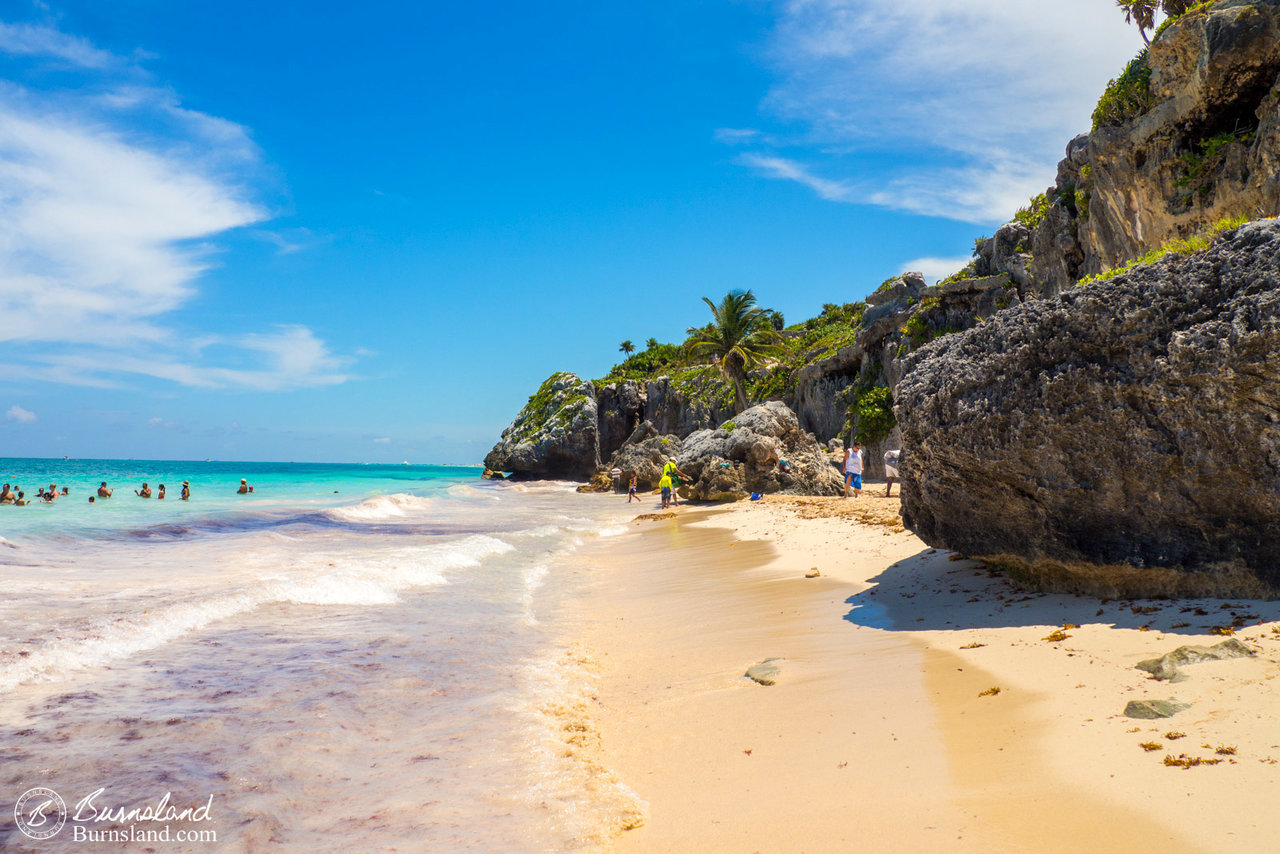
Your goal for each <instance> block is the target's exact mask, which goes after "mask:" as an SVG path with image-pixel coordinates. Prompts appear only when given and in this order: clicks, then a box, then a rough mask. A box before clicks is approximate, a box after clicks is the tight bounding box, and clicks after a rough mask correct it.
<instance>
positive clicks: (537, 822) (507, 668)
mask: <svg viewBox="0 0 1280 854" xmlns="http://www.w3.org/2000/svg"><path fill="white" fill-rule="evenodd" d="M478 475H479V470H478V469H475V468H457V467H433V466H387V465H376V466H375V465H320V464H301V463H298V464H295V463H225V462H177V461H121V460H25V459H3V458H0V482H8V483H10V484H14V485H16V486H19V487H21V488H22V489H23V490H24V491H25V492H26V493H27V497H28V498H32V497H34V495H35V493H36V491H37V487H39V486H47V485H48V484H50V483H56V484H57V485H58V488H59V489H61V488H62V487H63V486H67V487H69V490H70V494H69V495H67V496H64V497H61V498H59V499H58V500H57V501H55V502H53V503H52V504H44V503H41V502H36V503H35V504H33V505H32V506H28V507H10V506H0V538H2V539H0V585H2V587H0V589H3V591H4V593H3V596H0V757H2V758H3V761H0V849H2V850H6V851H9V850H13V851H44V852H47V851H79V850H85V848H84V845H85V842H84V841H83V840H84V834H85V833H86V832H87V831H88V830H89V829H93V830H95V831H104V832H108V833H114V834H116V836H113V837H111V839H110V844H111V845H112V846H114V847H115V848H116V849H117V850H126V851H133V850H137V851H144V850H166V851H186V850H190V851H268V850H282V851H338V850H345V849H351V850H359V851H390V850H399V851H458V850H472V851H499V850H501V851H549V850H552V851H560V850H590V849H592V848H593V847H595V846H597V845H598V844H599V843H600V841H601V840H602V839H603V836H602V834H603V833H604V832H605V831H604V829H605V828H607V827H608V825H609V823H610V821H611V819H612V817H613V816H614V815H616V814H617V813H618V812H619V811H621V810H625V809H628V808H630V807H631V806H632V803H631V800H630V794H629V793H628V792H627V791H626V790H625V789H623V788H622V787H620V786H617V785H614V784H612V783H611V782H610V781H608V780H602V779H600V778H599V775H598V773H597V771H595V770H593V769H591V768H589V767H587V766H586V765H585V764H583V763H579V762H577V761H576V760H575V758H574V757H573V756H572V753H573V751H572V750H571V749H566V744H565V741H564V730H565V721H564V715H565V710H566V709H567V708H572V707H573V706H574V704H575V703H579V702H580V701H581V698H582V697H583V696H584V693H585V692H589V690H590V688H589V675H588V674H585V673H583V672H581V671H580V670H579V669H576V668H575V666H574V664H573V660H572V659H573V656H572V654H571V652H570V651H569V650H567V649H565V648H564V646H563V644H564V638H565V635H564V631H563V630H564V626H562V625H561V624H560V623H559V622H558V613H557V609H558V606H559V604H560V603H561V602H563V601H564V600H565V598H566V597H567V596H570V595H572V593H573V591H574V590H575V586H576V585H577V584H579V583H581V581H582V579H581V577H580V573H581V572H582V570H581V569H580V568H578V567H577V566H576V564H575V563H574V560H573V555H574V552H575V551H576V550H577V549H578V548H579V547H580V546H581V545H582V544H583V543H585V542H589V541H591V540H593V539H596V538H600V537H607V536H610V535H612V534H615V533H618V532H620V531H621V530H622V528H621V524H622V523H623V522H624V521H625V520H626V519H628V518H630V516H631V513H629V512H628V511H627V508H626V505H625V503H623V502H622V501H619V500H615V499H614V498H613V497H600V496H582V495H578V494H577V493H576V492H575V491H574V490H573V488H572V486H571V485H569V484H558V483H538V484H514V483H506V482H504V483H492V482H488V481H483V480H481V479H480V478H479V476H478ZM240 478H245V479H247V480H248V482H249V483H250V484H252V485H253V486H254V492H253V493H252V494H250V495H237V494H236V487H237V486H238V484H239V482H240ZM103 480H105V481H107V482H108V484H109V485H110V486H111V487H112V488H113V489H114V490H115V494H114V497H112V498H111V499H107V500H99V501H97V502H95V503H94V504H92V505H91V504H90V503H89V502H88V498H89V496H90V495H93V494H94V493H95V491H96V489H97V486H98V484H99V483H100V482H101V481H103ZM183 480H188V481H190V483H191V489H192V500H191V501H189V502H182V501H179V500H178V494H179V492H180V488H181V487H180V485H181V483H182V481H183ZM143 481H145V482H147V483H148V484H150V486H151V487H152V489H153V490H155V489H157V487H158V485H159V484H160V483H163V484H165V486H166V487H167V491H168V495H167V497H166V499H165V500H164V501H158V500H156V499H155V498H152V499H150V500H144V499H141V498H138V497H136V496H135V495H134V492H133V490H134V489H137V488H139V487H140V486H141V484H142V482H143ZM34 787H41V788H47V789H50V790H52V791H56V792H58V793H59V795H60V796H61V797H62V799H63V800H64V802H65V803H66V804H67V805H68V813H69V815H70V817H69V818H68V819H67V823H66V826H65V827H63V828H62V829H61V830H60V831H59V832H58V833H57V834H56V835H55V836H53V837H51V838H49V839H45V840H35V839H32V838H31V837H29V836H28V835H27V834H25V833H23V832H22V830H21V829H20V828H19V827H18V826H17V824H16V821H15V817H14V813H13V808H14V804H15V803H16V801H17V799H18V798H19V797H20V796H21V795H22V794H23V793H24V792H26V791H27V790H29V789H31V788H34ZM98 790H102V791H101V792H100V793H99V794H98V795H96V796H93V793H94V792H97V791H98ZM166 793H168V795H169V796H170V802H171V803H175V804H182V805H188V806H190V805H199V804H204V803H206V802H207V801H210V799H212V800H211V803H212V806H211V808H210V809H209V814H210V816H211V818H210V819H209V820H208V821H205V822H200V823H197V824H192V823H190V822H188V824H186V825H184V824H182V823H178V824H174V825H173V826H172V827H171V828H170V832H171V833H177V832H178V831H180V830H183V828H185V829H186V830H187V831H190V830H197V831H213V832H214V834H215V836H216V838H215V839H209V838H207V834H206V837H204V838H201V839H199V840H195V841H192V840H186V841H178V840H174V839H172V838H171V839H170V840H169V841H167V842H164V843H163V844H161V845H160V847H158V848H157V846H156V843H155V842H154V840H153V841H146V840H145V839H144V840H143V841H138V839H135V838H132V837H127V836H125V837H121V836H120V834H128V833H133V834H138V833H139V831H140V830H147V829H149V828H150V829H154V828H153V826H152V825H151V824H148V823H147V822H145V821H144V822H142V823H141V825H140V826H139V823H138V822H126V821H121V820H108V819H106V818H103V819H102V820H100V821H97V822H92V821H89V820H88V817H92V816H93V815H95V814H100V815H108V816H109V815H110V813H109V812H102V811H100V810H99V812H98V813H95V810H97V809H98V808H99V807H102V806H104V805H107V806H110V807H111V808H117V807H138V806H141V805H144V804H148V803H156V802H157V801H159V800H160V799H161V798H162V797H163V796H165V795H166ZM86 797H89V798H90V800H89V802H88V804H89V806H87V807H82V808H81V809H80V810H79V813H80V819H79V820H77V819H76V818H75V817H74V816H75V814H76V813H77V804H82V805H83V804H84V803H85V798H86ZM131 826H132V830H130V827H131ZM76 834H80V836H79V837H77V836H76ZM102 839H103V837H99V840H102Z"/></svg>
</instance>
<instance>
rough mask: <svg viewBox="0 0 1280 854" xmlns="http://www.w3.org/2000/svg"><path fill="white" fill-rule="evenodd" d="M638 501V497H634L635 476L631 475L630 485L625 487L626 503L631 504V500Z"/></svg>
mask: <svg viewBox="0 0 1280 854" xmlns="http://www.w3.org/2000/svg"><path fill="white" fill-rule="evenodd" d="M633 498H634V499H635V500H636V501H639V500H640V496H639V495H636V476H635V475H634V474H633V475H631V484H630V485H629V486H628V487H627V503H628V504H630V503H631V499H633Z"/></svg>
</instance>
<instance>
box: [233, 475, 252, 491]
mask: <svg viewBox="0 0 1280 854" xmlns="http://www.w3.org/2000/svg"><path fill="white" fill-rule="evenodd" d="M252 491H253V489H252V487H250V486H249V481H247V480H245V479H244V478H243V477H242V478H240V488H239V489H237V490H236V495H248V494H249V493H250V492H252Z"/></svg>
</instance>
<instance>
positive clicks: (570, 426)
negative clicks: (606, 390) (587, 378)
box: [484, 373, 600, 480]
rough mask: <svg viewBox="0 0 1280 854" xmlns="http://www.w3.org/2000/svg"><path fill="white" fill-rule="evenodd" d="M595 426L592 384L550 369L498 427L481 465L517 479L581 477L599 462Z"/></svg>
mask: <svg viewBox="0 0 1280 854" xmlns="http://www.w3.org/2000/svg"><path fill="white" fill-rule="evenodd" d="M597 430H598V428H597V408H596V398H595V390H594V388H593V387H592V385H591V383H589V382H583V381H582V380H580V379H579V378H578V377H577V375H576V374H571V373H555V374H552V375H551V376H550V377H548V378H547V381H546V382H544V383H543V384H542V386H541V387H540V388H539V389H538V391H537V393H536V394H534V395H533V396H532V397H530V398H529V402H528V403H527V404H525V407H524V408H523V409H521V410H520V414H519V415H517V416H516V420H515V421H513V422H511V424H510V425H509V426H508V427H507V429H505V430H503V431H502V438H501V439H500V440H499V441H498V443H497V444H496V445H494V446H493V450H492V451H490V452H489V454H488V456H486V457H485V458H484V465H485V468H487V469H492V470H494V471H505V472H512V473H513V475H514V476H515V477H517V478H522V479H528V478H567V479H571V480H584V479H586V478H588V477H590V476H591V474H592V473H593V472H595V471H596V469H598V468H599V467H600V457H599V450H598V448H599V446H598V432H597Z"/></svg>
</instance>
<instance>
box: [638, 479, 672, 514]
mask: <svg viewBox="0 0 1280 854" xmlns="http://www.w3.org/2000/svg"><path fill="white" fill-rule="evenodd" d="M658 488H659V489H661V490H662V509H663V510H666V509H667V508H669V507H670V506H671V475H669V474H664V475H663V476H662V479H661V480H659V481H658ZM627 503H628V504H630V503H631V501H630V500H628V501H627Z"/></svg>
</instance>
